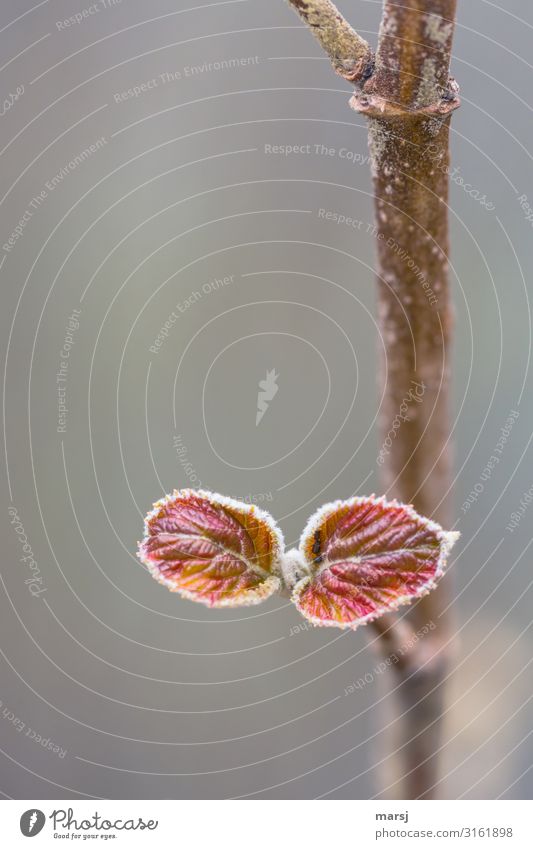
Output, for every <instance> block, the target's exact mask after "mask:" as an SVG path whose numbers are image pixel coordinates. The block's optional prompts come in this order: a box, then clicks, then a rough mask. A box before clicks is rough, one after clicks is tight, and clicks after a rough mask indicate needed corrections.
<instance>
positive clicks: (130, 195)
mask: <svg viewBox="0 0 533 849" xmlns="http://www.w3.org/2000/svg"><path fill="white" fill-rule="evenodd" d="M380 6H381V4H380V3H379V2H377V0H353V2H341V3H340V7H341V9H342V11H344V12H345V13H346V14H347V16H348V17H350V19H351V20H352V22H353V23H354V25H356V26H357V28H358V29H359V30H360V31H361V32H362V33H363V34H364V35H366V37H367V38H368V39H369V40H370V41H371V42H372V43H373V44H375V43H376V29H377V26H378V22H379V17H380ZM505 7H506V8H505V9H504V8H503V4H501V5H498V4H497V3H494V2H489V1H488V0H460V2H459V17H458V26H457V35H456V41H455V57H454V62H453V72H454V74H455V76H456V77H457V79H458V80H459V82H460V84H461V89H462V97H463V106H462V108H461V109H460V110H459V112H457V113H455V115H454V118H453V131H452V145H453V163H454V166H455V167H457V168H458V169H459V170H458V171H457V172H456V173H455V178H454V181H453V182H452V187H451V208H452V211H451V226H452V235H453V256H452V264H453V275H452V276H453V286H454V299H455V304H456V333H457V336H456V345H455V351H454V369H453V371H454V439H455V455H456V470H457V477H456V482H455V504H456V507H455V515H456V525H455V527H456V528H457V529H458V530H460V531H461V533H462V535H463V536H462V540H461V545H460V546H459V548H458V551H457V556H456V558H455V562H454V565H453V568H452V570H451V574H450V575H449V576H448V577H447V579H446V580H448V581H450V582H452V583H453V597H454V602H453V604H454V608H455V610H456V616H457V623H458V624H457V627H458V632H459V640H458V645H457V650H456V655H455V659H454V674H453V680H452V682H451V686H450V695H449V705H448V709H447V716H446V728H445V739H444V742H443V780H442V786H441V788H440V790H441V793H442V794H443V795H445V796H448V797H453V798H459V797H461V798H485V797H488V798H495V797H498V796H502V797H507V798H527V797H530V796H531V792H532V788H533V769H531V767H532V752H533V741H532V739H531V736H530V735H531V732H532V724H531V723H532V719H533V705H532V704H531V699H532V695H533V694H532V689H531V680H532V667H531V659H532V647H533V634H532V632H531V618H532V616H531V611H532V598H533V589H532V580H533V576H532V568H531V563H532V553H531V549H530V545H531V530H530V529H531V524H532V522H533V507H530V506H529V502H530V501H531V500H532V498H531V495H527V496H526V497H525V500H524V494H525V493H527V492H528V491H529V490H530V488H531V487H532V484H533V466H532V463H531V458H532V450H531V447H530V441H531V436H532V433H531V431H532V428H531V418H532V414H533V400H532V395H531V384H532V381H531V369H530V349H531V346H530V330H531V323H530V318H531V316H530V304H529V300H528V293H530V291H531V265H532V255H531V244H532V230H531V228H532V226H533V225H532V223H531V222H530V221H528V220H527V216H528V211H527V207H526V204H527V203H530V204H531V206H533V185H532V180H531V176H532V168H531V154H530V152H529V148H530V147H531V139H532V134H531V105H530V93H531V87H532V74H531V65H530V64H529V61H528V60H529V59H530V56H531V35H532V31H533V14H532V10H531V5H530V3H528V2H526V0H508V2H507V3H505ZM76 15H78V18H76ZM71 16H72V17H74V21H73V22H70V25H67V24H66V23H65V21H67V19H69V18H70V17H71ZM0 44H1V47H2V50H1V56H0V65H1V75H0V79H1V83H2V85H1V95H0V100H1V101H2V102H3V106H2V115H1V117H0V121H1V124H0V127H1V134H0V156H1V162H2V168H1V175H0V180H1V186H0V189H1V198H0V201H1V203H0V214H1V234H0V242H1V244H2V250H1V252H0V263H1V265H0V277H1V283H2V299H3V309H2V313H1V317H0V321H1V331H2V339H3V344H2V354H3V360H4V363H5V370H3V378H4V381H5V383H4V388H5V405H4V411H5V412H4V422H5V441H4V444H3V448H2V452H1V454H2V464H3V486H2V499H3V506H2V541H3V556H2V566H1V586H0V592H1V598H2V615H1V617H0V629H1V638H0V640H1V646H2V657H1V658H0V668H1V689H0V701H1V705H0V747H1V753H0V759H1V761H2V770H1V775H2V778H1V781H0V790H1V791H2V793H3V795H4V796H6V797H14V798H65V797H72V798H90V797H111V798H197V797H200V798H202V797H204V798H218V797H242V796H245V797H254V798H291V799H292V798H309V797H316V796H324V797H327V798H368V797H372V796H373V795H374V794H375V793H376V792H377V787H378V775H379V773H378V770H379V764H378V761H379V758H380V755H379V749H378V748H377V747H376V740H379V737H380V722H382V719H381V718H380V717H381V714H380V712H379V710H378V709H377V708H378V702H379V700H380V698H381V693H382V689H381V687H380V681H379V680H378V679H379V675H376V674H375V671H374V670H375V666H376V663H377V659H376V656H375V655H374V654H373V653H372V652H371V651H369V649H368V648H367V646H366V642H365V635H364V634H363V633H360V632H358V633H356V634H352V633H345V632H341V631H336V630H335V629H315V630H313V629H305V627H303V628H302V627H300V628H298V627H297V626H298V625H300V626H301V625H302V623H303V620H301V619H300V617H299V615H298V613H297V611H296V610H295V609H293V608H292V606H291V605H290V603H289V602H287V601H285V600H282V599H273V600H270V601H268V602H267V603H265V604H264V605H262V606H260V607H255V608H248V609H241V610H238V609H236V610H214V611H210V610H208V609H206V608H204V607H202V606H200V605H195V604H192V603H191V602H188V601H185V600H182V599H180V598H179V597H178V596H177V595H174V594H171V593H168V592H167V591H166V590H165V589H164V588H163V587H161V586H159V585H158V584H157V583H156V582H155V581H153V580H152V579H151V578H150V577H149V576H148V574H147V572H146V571H145V570H144V569H143V567H142V566H141V565H140V564H139V563H138V561H137V560H136V557H135V549H136V542H137V540H138V539H139V537H140V535H141V534H142V518H143V515H144V513H145V512H146V510H147V509H149V507H150V506H151V504H152V502H153V501H154V500H156V499H157V498H158V497H160V496H161V495H162V494H163V493H164V492H168V491H169V490H171V489H172V488H173V487H182V486H187V485H193V486H199V485H202V486H204V487H206V488H209V489H213V490H216V491H222V492H224V493H226V494H230V495H233V496H240V497H242V498H246V499H248V500H254V501H255V502H256V503H259V504H261V505H262V506H265V507H266V508H267V509H269V510H270V511H271V512H272V513H273V515H274V516H275V517H276V519H277V520H278V522H279V523H280V524H281V526H282V528H283V531H284V533H285V537H286V539H287V541H288V542H289V543H290V544H294V543H296V541H297V539H298V537H299V535H300V532H301V530H302V528H303V526H304V524H305V522H306V520H307V518H308V516H309V515H310V514H311V513H312V512H313V511H314V510H315V509H316V508H318V507H319V506H320V505H321V504H322V503H323V502H325V501H328V500H332V499H334V498H338V497H341V498H346V497H348V496H350V495H351V494H353V493H360V494H363V493H369V492H372V491H375V490H377V489H378V487H379V483H378V464H377V461H376V458H377V454H378V451H379V444H378V434H377V429H376V424H375V423H376V415H377V412H378V405H379V398H378V392H377V381H376V352H377V344H378V341H377V340H378V333H377V328H376V319H375V293H374V280H373V272H372V267H373V262H374V249H375V244H374V241H375V239H374V237H373V236H372V231H371V223H372V215H373V212H372V198H371V185H370V177H369V167H368V160H367V156H368V154H367V146H366V129H365V126H364V121H363V120H362V119H361V118H360V117H359V116H358V115H356V114H355V113H354V112H352V111H351V110H350V109H349V108H348V98H349V95H350V87H349V86H348V85H347V84H346V83H345V82H344V81H342V80H341V79H340V78H337V77H336V76H335V75H334V74H333V72H332V71H331V68H330V66H329V63H328V61H327V59H325V58H323V56H322V54H321V53H320V50H319V48H318V46H317V45H316V44H315V42H314V40H313V39H312V37H311V36H310V34H309V32H308V31H307V30H306V29H305V28H304V27H303V26H302V25H301V24H300V22H299V21H298V19H297V18H296V16H295V15H294V13H293V12H292V11H291V10H290V9H289V8H288V6H287V4H286V3H285V2H283V0H275V2H274V0H272V1H271V2H269V3H265V2H261V0H227V2H213V3H194V2H170V0H153V2H150V3H146V2H141V0H121V2H120V1H119V0H106V2H103V0H100V2H97V3H96V4H94V5H92V6H91V4H90V3H89V2H88V0H87V2H86V3H85V5H84V3H83V0H80V2H66V0H63V1H62V0H44V2H40V3H36V4H35V3H34V4H33V6H32V3H31V2H28V0H23V2H21V0H4V2H3V3H2V6H1V9H0ZM307 145H309V147H308V148H307V147H306V146H307ZM276 146H277V148H276ZM287 146H291V147H293V148H294V147H295V146H301V147H300V149H299V150H298V151H293V152H291V153H288V152H287ZM326 148H327V151H329V152H324V151H325V149H326ZM459 176H462V177H463V178H464V180H465V182H466V183H468V184H469V186H470V187H471V188H470V189H469V192H467V191H466V190H465V188H464V187H461V185H459V180H458V177H459ZM524 196H526V199H525V200H524ZM520 198H522V200H520ZM320 210H329V211H332V212H335V213H337V214H339V215H345V216H351V217H353V218H354V219H357V221H358V222H360V224H357V225H356V226H355V227H354V226H348V225H346V224H337V223H334V222H333V221H331V220H325V219H324V217H323V213H321V212H320ZM10 238H11V243H10V241H9V240H10ZM75 311H77V312H75ZM172 315H173V318H172V319H169V316H172ZM162 328H163V335H161V334H162ZM65 342H66V344H67V346H68V347H67V348H66V349H65ZM151 349H152V350H151ZM65 354H68V357H67V356H65ZM65 364H66V365H65ZM272 369H275V371H276V374H277V375H278V378H277V383H278V387H279V391H278V393H277V395H276V397H275V398H274V399H273V401H272V403H271V404H270V407H269V409H268V411H267V413H266V414H265V416H264V417H263V419H262V420H261V422H260V424H259V425H258V426H256V423H255V418H256V407H257V393H258V382H259V381H260V380H262V379H264V378H265V377H266V373H267V371H269V370H272ZM58 388H59V389H60V394H59V393H58ZM60 402H62V403H63V406H64V407H66V411H64V410H60V406H59V405H60ZM61 413H63V415H62V416H61V419H59V416H60V414H61ZM509 417H511V419H512V426H511V427H509V426H507V434H508V435H507V439H506V442H505V444H504V449H503V451H502V453H501V457H500V462H499V463H498V464H496V465H495V466H494V468H492V469H491V470H490V473H488V474H487V471H486V470H485V469H486V466H487V463H488V462H489V461H490V458H491V456H493V455H494V449H495V447H496V446H497V444H498V440H499V439H500V437H501V429H502V428H505V426H506V421H507V420H508V419H509ZM484 470H485V471H484ZM471 492H475V497H473V498H472V497H471V499H470V502H469V506H468V509H467V508H466V506H465V502H466V501H467V499H468V497H469V493H471ZM531 493H532V494H533V489H532V490H531ZM521 502H522V506H521ZM10 511H11V512H10ZM513 514H515V516H514V519H513V518H512V516H513ZM517 516H518V520H517V518H516V517H517ZM24 545H26V546H28V547H29V548H24ZM22 557H26V558H27V559H26V560H23V559H21V558H22ZM32 581H33V583H32ZM368 673H369V674H368ZM365 674H367V680H368V679H370V683H368V684H366V685H365V686H363V687H361V686H360V687H359V688H358V689H355V692H350V691H349V690H350V685H351V684H353V682H357V681H358V679H360V678H362V677H364V676H365ZM351 689H352V690H354V687H353V686H352V688H351ZM347 691H348V692H347Z"/></svg>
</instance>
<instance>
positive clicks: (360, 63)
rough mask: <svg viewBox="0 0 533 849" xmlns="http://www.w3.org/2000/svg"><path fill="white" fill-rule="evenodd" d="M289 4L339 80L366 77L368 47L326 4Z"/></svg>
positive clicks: (326, 0) (314, 0) (320, 0)
mask: <svg viewBox="0 0 533 849" xmlns="http://www.w3.org/2000/svg"><path fill="white" fill-rule="evenodd" d="M289 4H290V5H291V6H292V7H293V9H295V11H296V12H298V14H299V15H300V17H301V18H302V20H304V21H305V23H306V24H307V25H308V26H309V27H310V28H311V30H312V32H313V35H315V37H316V38H317V39H318V41H319V42H320V44H321V45H322V47H323V49H324V50H325V51H326V53H327V54H328V56H329V58H330V59H331V62H332V65H333V67H334V69H335V71H336V72H337V73H338V74H340V75H341V77H344V78H345V79H346V80H350V82H354V83H355V82H358V81H359V80H364V79H366V78H367V77H368V76H369V75H370V73H371V71H372V66H373V54H372V49H371V47H370V45H369V44H368V42H366V41H365V40H364V38H361V36H360V35H358V33H356V31H355V30H354V29H352V27H351V26H350V24H349V23H348V21H346V20H345V19H344V18H343V16H342V15H341V13H340V12H339V10H338V9H337V7H336V6H335V5H334V4H333V3H331V2H330V0H289Z"/></svg>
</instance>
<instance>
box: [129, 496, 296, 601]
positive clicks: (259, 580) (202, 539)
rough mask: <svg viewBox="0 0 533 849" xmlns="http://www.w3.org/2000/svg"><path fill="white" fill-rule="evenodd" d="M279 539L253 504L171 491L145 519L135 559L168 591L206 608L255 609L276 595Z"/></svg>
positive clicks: (265, 515) (279, 555) (270, 523)
mask: <svg viewBox="0 0 533 849" xmlns="http://www.w3.org/2000/svg"><path fill="white" fill-rule="evenodd" d="M282 550H283V536H282V534H281V531H280V530H279V529H278V528H277V526H276V525H275V524H274V522H273V520H272V518H271V517H270V516H269V515H268V513H265V512H264V511H262V510H259V509H258V508H257V507H255V506H254V505H250V504H243V503H241V502H239V501H234V500H233V499H231V498H225V497H223V496H221V495H215V494H213V493H210V492H203V491H201V490H199V491H194V490H191V489H183V490H179V491H177V490H175V491H174V493H173V495H167V496H166V497H165V498H163V499H161V501H158V502H157V503H156V504H154V509H153V510H152V511H151V512H150V513H149V514H148V516H147V517H146V520H145V536H144V539H143V541H142V542H141V543H140V545H139V551H138V556H139V558H140V560H142V562H143V563H144V564H145V565H146V566H147V567H148V569H149V570H150V572H151V574H152V575H153V577H154V578H156V580H158V581H159V582H160V583H162V584H165V586H167V587H168V588H169V589H170V590H171V591H172V592H179V593H181V595H182V596H184V597H185V598H188V599H191V600H192V601H199V602H202V603H203V604H207V605H209V606H210V607H223V606H239V605H250V604H258V603H259V602H260V601H263V600H264V599H265V598H268V596H270V595H272V593H274V592H276V591H277V590H279V588H280V586H281V581H280V579H279V577H278V576H279V574H280V571H279V561H280V557H281V552H282Z"/></svg>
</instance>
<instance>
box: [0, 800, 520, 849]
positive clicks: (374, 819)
mask: <svg viewBox="0 0 533 849" xmlns="http://www.w3.org/2000/svg"><path fill="white" fill-rule="evenodd" d="M528 810H530V803H529V802H526V801H496V802H495V801H471V802H466V801H460V802H459V801H441V802H423V801H420V802H386V801H385V802H376V801H364V800H363V801H360V800H355V801H349V800H343V801H335V800H332V801H314V800H307V801H285V800H277V801H220V800H214V801H213V800H192V801H175V800H168V799H167V800H148V801H146V800H139V799H133V800H118V801H98V802H94V801H72V800H70V801H55V800H54V801H46V800H44V801H43V800H41V801H31V802H30V801H26V800H22V801H15V800H9V801H2V802H0V834H1V835H2V840H1V845H2V846H5V847H9V849H11V847H13V846H27V845H28V839H31V838H36V842H35V844H34V845H35V847H39V846H51V845H55V846H57V845H59V844H61V843H63V842H65V841H67V840H68V841H71V842H74V843H79V844H81V843H84V844H87V843H89V842H90V843H91V844H93V845H94V844H95V843H96V844H97V845H102V841H105V842H107V844H108V845H109V843H110V842H111V841H112V845H120V846H123V847H127V846H154V845H155V846H167V845H168V846H170V845H172V846H181V845H187V846H194V847H196V846H198V847H200V848H201V849H203V847H214V846H217V845H218V844H219V843H220V842H221V841H223V843H224V844H226V843H227V844H228V845H229V844H231V846H232V849H241V847H243V849H244V847H246V849H250V847H253V849H263V847H265V849H266V847H268V849H271V847H272V843H273V841H276V842H277V844H278V845H279V843H280V841H282V845H283V846H290V843H289V841H291V842H292V841H294V842H296V841H298V842H299V843H301V845H302V846H305V847H306V849H314V847H330V846H336V845H342V847H343V849H346V847H351V846H353V847H354V849H366V847H368V846H374V845H375V846H383V847H388V846H398V847H399V846H406V847H409V849H415V847H420V849H422V848H423V847H438V846H442V847H444V846H452V845H453V846H454V847H456V846H465V847H466V846H470V847H474V846H486V847H494V849H496V847H513V849H514V847H516V849H531V847H533V836H532V827H531V825H530V823H529V822H528V819H527V811H528Z"/></svg>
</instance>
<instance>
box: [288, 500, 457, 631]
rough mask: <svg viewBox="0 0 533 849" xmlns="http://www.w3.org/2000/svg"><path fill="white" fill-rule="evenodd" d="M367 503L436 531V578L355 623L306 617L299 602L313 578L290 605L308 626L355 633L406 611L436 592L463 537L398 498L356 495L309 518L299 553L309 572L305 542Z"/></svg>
mask: <svg viewBox="0 0 533 849" xmlns="http://www.w3.org/2000/svg"><path fill="white" fill-rule="evenodd" d="M368 501H371V502H372V503H373V504H376V505H377V504H382V505H383V506H384V507H401V508H402V510H405V512H406V513H407V515H408V516H409V517H410V518H411V519H417V520H419V521H420V522H422V523H423V524H424V525H425V526H426V527H427V528H428V530H431V531H433V533H434V534H435V536H436V537H437V539H438V540H439V543H440V553H439V559H438V560H437V569H436V571H435V575H434V576H433V578H432V579H431V580H430V581H427V583H425V584H424V585H423V586H422V587H421V588H420V590H419V591H418V592H416V593H412V594H410V595H404V596H400V597H399V598H397V599H396V600H395V602H394V603H392V604H390V605H389V606H388V607H387V608H386V609H384V610H380V611H375V612H374V613H369V614H368V615H367V616H363V617H361V618H360V619H357V620H356V621H355V622H337V621H335V620H333V619H318V618H317V617H315V616H309V615H308V614H307V613H305V612H304V611H303V610H302V608H301V606H300V604H299V598H300V595H301V593H302V592H303V590H305V589H306V587H307V586H308V585H309V584H310V583H311V582H312V580H313V577H305V578H302V579H301V580H300V581H298V583H296V584H295V586H294V587H293V590H292V593H291V601H292V603H293V604H294V605H295V607H296V608H297V610H298V611H299V612H300V613H301V615H302V616H303V617H304V618H305V619H307V621H308V622H311V624H313V625H316V626H317V627H319V628H340V629H341V630H346V629H351V630H352V631H356V630H357V628H359V627H360V626H361V625H366V624H367V623H368V622H373V621H374V620H376V619H379V618H380V617H381V616H384V615H385V614H386V613H390V612H392V611H395V610H397V609H398V608H399V607H404V606H405V605H407V604H411V603H412V602H413V601H414V600H415V599H417V598H422V596H425V595H428V593H430V592H431V590H434V589H435V587H436V586H437V583H438V581H439V580H440V578H442V576H443V575H444V573H445V571H446V566H447V563H448V556H449V554H450V551H451V549H452V548H453V546H454V545H455V543H456V542H457V540H458V539H459V537H460V536H461V534H460V533H459V532H458V531H445V530H444V529H443V528H442V527H441V525H439V524H438V523H437V522H435V521H433V519H427V518H426V517H424V516H421V515H420V513H417V512H416V510H415V509H414V507H413V505H412V504H404V503H402V502H401V501H398V500H397V499H395V498H394V499H392V500H391V501H388V500H387V499H386V498H385V496H383V495H381V496H378V497H376V496H375V495H374V494H372V495H356V496H354V497H353V498H349V499H347V500H345V501H343V500H342V499H339V500H337V501H332V502H330V503H328V504H324V505H323V506H322V507H320V508H319V509H318V510H317V511H316V512H315V513H313V514H312V516H310V518H309V520H308V522H307V524H306V526H305V528H304V530H303V531H302V535H301V537H300V543H299V551H300V553H301V554H302V557H303V558H304V560H305V562H306V563H307V564H308V565H309V567H310V568H312V567H313V564H312V563H310V562H309V560H308V559H307V558H306V557H305V540H307V539H309V537H310V536H312V535H313V534H314V533H315V531H317V530H318V529H319V528H320V527H321V525H322V523H323V522H324V521H325V519H327V518H328V517H329V516H330V515H332V514H333V513H336V512H337V510H340V509H342V508H350V507H355V506H357V505H359V504H363V503H365V502H368ZM329 565H331V564H329ZM318 572H319V570H318V569H317V570H316V571H315V573H314V574H315V575H317V574H318Z"/></svg>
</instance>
